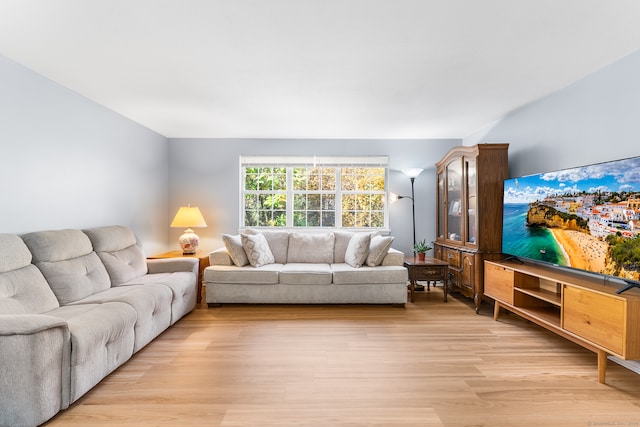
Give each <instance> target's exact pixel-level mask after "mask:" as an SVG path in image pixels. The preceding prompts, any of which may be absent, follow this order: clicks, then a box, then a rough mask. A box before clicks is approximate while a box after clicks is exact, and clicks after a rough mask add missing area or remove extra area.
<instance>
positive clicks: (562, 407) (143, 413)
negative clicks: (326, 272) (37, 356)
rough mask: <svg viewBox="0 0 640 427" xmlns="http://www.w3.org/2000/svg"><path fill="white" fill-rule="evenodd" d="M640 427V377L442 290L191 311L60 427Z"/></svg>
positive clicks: (52, 425)
mask: <svg viewBox="0 0 640 427" xmlns="http://www.w3.org/2000/svg"><path fill="white" fill-rule="evenodd" d="M88 425H90V426H222V427H236V426H267V427H271V426H273V427H275V426H278V427H291V426H314V427H315V426H323V427H324V426H327V427H328V426H349V427H353V426H381V427H382V426H384V427H389V426H397V427H425V426H451V427H454V426H455V427H457V426H491V427H499V426H509V427H514V426H527V427H528V426H536V427H537V426H563V427H570V426H580V427H583V426H612V425H615V426H640V375H638V374H636V373H634V372H632V371H629V370H627V369H626V368H624V367H621V366H619V365H617V364H615V363H612V362H609V364H608V371H607V383H606V384H599V383H598V378H597V367H596V356H595V354H594V353H592V352H589V351H587V350H584V349H582V348H581V347H579V346H577V345H575V344H573V343H571V342H569V341H567V340H564V339H562V338H559V337H557V336H556V335H554V334H552V333H550V332H548V331H546V330H544V329H542V328H540V327H538V326H536V325H534V324H532V323H529V322H527V321H525V320H523V319H521V318H519V317H517V316H515V315H507V314H504V315H501V317H500V319H499V320H498V321H497V322H496V321H494V320H493V318H492V307H490V305H489V304H486V303H483V307H482V310H481V313H480V314H479V315H476V314H475V312H474V310H473V308H472V303H471V301H470V300H467V299H465V298H462V297H458V296H456V295H455V294H454V295H452V296H450V298H449V302H447V303H445V302H443V301H442V289H441V288H440V287H438V288H436V289H433V290H432V291H431V292H429V293H427V292H424V293H417V294H416V302H415V303H413V304H412V303H409V304H407V306H406V308H397V307H390V306H278V305H269V306H259V305H225V306H222V307H220V308H211V309H208V308H206V306H205V305H203V306H202V307H199V308H197V309H196V310H195V311H194V312H193V313H191V314H189V315H188V316H187V317H185V318H184V319H182V320H180V321H179V322H178V323H177V324H176V325H174V326H173V327H172V328H171V329H169V330H168V331H166V332H165V333H164V334H162V335H161V336H160V337H158V338H157V339H156V340H155V341H153V342H152V343H151V344H149V345H148V346H147V347H145V348H144V349H143V350H142V351H140V352H139V353H138V354H136V355H134V357H133V358H132V359H131V360H130V361H129V362H127V363H126V364H125V365H124V366H122V367H120V368H119V369H118V370H116V371H115V372H114V373H112V374H111V375H110V376H109V377H107V378H106V379H104V380H103V381H102V383H100V384H99V385H98V386H96V387H95V388H94V389H93V390H91V391H90V392H89V393H87V394H86V395H85V396H83V397H82V398H81V399H80V400H79V401H78V402H76V403H75V404H73V405H72V406H71V407H70V408H69V409H67V410H65V411H63V412H61V413H60V414H58V415H57V416H56V417H55V418H53V419H52V420H51V421H50V422H48V423H47V424H46V426H47V427H56V426H88Z"/></svg>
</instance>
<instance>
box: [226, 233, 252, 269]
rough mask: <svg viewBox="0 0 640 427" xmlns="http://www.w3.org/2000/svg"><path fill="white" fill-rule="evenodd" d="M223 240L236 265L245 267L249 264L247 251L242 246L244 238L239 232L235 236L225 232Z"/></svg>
mask: <svg viewBox="0 0 640 427" xmlns="http://www.w3.org/2000/svg"><path fill="white" fill-rule="evenodd" d="M222 242H223V243H224V247H225V248H226V249H227V252H228V253H229V256H230V257H231V260H232V261H233V263H234V264H235V265H237V266H238V267H244V266H245V265H247V264H249V259H248V258H247V253H246V252H245V251H244V248H243V247H242V238H241V237H240V235H239V234H236V235H235V236H232V235H231V234H223V235H222Z"/></svg>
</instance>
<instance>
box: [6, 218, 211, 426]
mask: <svg viewBox="0 0 640 427" xmlns="http://www.w3.org/2000/svg"><path fill="white" fill-rule="evenodd" d="M197 275H198V261H197V260H196V259H192V258H184V259H182V258H180V259H163V260H149V261H147V260H145V257H144V255H143V252H142V248H141V246H140V244H139V242H138V241H137V239H136V237H135V235H134V233H133V232H132V231H131V230H130V229H128V228H126V227H121V226H109V227H98V228H93V229H90V230H84V231H81V230H54V231H40V232H35V233H29V234H25V235H22V236H18V235H13V234H0V362H1V363H0V426H36V425H39V424H42V423H43V422H45V421H46V420H48V419H49V418H51V417H53V416H54V415H55V414H56V413H57V412H58V411H60V410H62V409H65V408H67V407H68V406H69V405H70V404H71V403H73V402H74V401H76V400H77V399H78V398H80V397H81V396H82V395H83V394H85V393H86V392H87V391H88V390H90V389H91V388H92V387H93V386H95V385H96V384H97V383H99V382H100V381H101V380H102V379H103V378H104V377H105V376H107V375H108V374H109V373H111V372H112V371H113V370H115V369H116V368H117V367H118V366H120V365H122V364H123V363H125V362H126V361H127V360H128V359H129V358H130V357H131V356H132V355H133V354H134V353H135V352H137V351H139V350H140V349H141V348H143V347H144V346H145V345H146V344H148V343H149V342H150V341H151V340H153V338H155V337H156V336H157V335H158V334H160V333H161V332H162V331H164V330H165V329H166V328H168V327H169V326H170V325H171V324H173V323H175V322H176V321H177V320H178V319H179V318H180V317H182V316H184V315H185V314H187V313H188V312H190V311H191V310H192V309H193V308H194V307H195V304H196V280H197Z"/></svg>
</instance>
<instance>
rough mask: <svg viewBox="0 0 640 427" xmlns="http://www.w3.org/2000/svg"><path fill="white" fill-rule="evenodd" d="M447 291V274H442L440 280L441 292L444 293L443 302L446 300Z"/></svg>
mask: <svg viewBox="0 0 640 427" xmlns="http://www.w3.org/2000/svg"><path fill="white" fill-rule="evenodd" d="M448 291H449V285H447V275H446V274H445V275H444V280H443V281H442V293H443V294H444V302H447V293H448Z"/></svg>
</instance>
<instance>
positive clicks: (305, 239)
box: [287, 233, 335, 264]
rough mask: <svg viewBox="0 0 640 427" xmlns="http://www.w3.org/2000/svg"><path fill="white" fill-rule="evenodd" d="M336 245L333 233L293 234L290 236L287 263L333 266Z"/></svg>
mask: <svg viewBox="0 0 640 427" xmlns="http://www.w3.org/2000/svg"><path fill="white" fill-rule="evenodd" d="M334 243H335V235H334V234H333V233H319V234H300V233H291V234H289V251H288V253H287V263H290V262H311V263H327V264H331V263H332V262H333V246H334Z"/></svg>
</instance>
